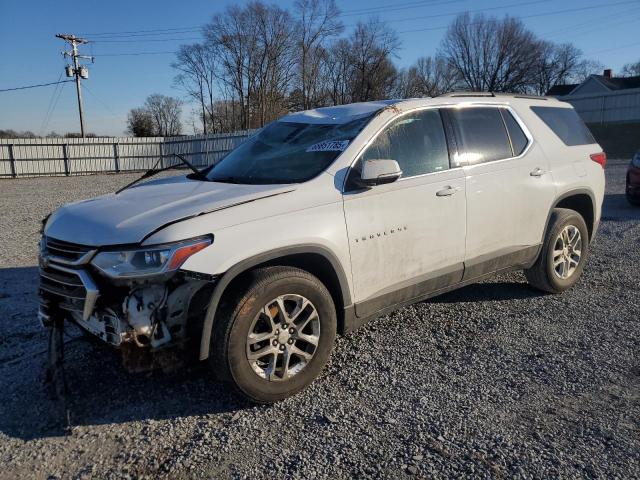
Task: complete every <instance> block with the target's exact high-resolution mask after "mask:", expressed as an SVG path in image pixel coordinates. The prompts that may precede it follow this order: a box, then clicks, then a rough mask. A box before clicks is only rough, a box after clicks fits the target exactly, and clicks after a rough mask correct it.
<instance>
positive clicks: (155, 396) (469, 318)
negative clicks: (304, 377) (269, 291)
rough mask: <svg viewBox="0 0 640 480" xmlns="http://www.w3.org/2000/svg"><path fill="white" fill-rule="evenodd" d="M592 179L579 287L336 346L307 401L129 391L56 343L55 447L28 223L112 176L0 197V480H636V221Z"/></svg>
mask: <svg viewBox="0 0 640 480" xmlns="http://www.w3.org/2000/svg"><path fill="white" fill-rule="evenodd" d="M626 165H627V162H623V161H612V162H610V164H609V165H608V166H607V179H608V186H607V196H606V199H605V209H604V218H603V221H602V224H601V226H600V230H599V233H598V236H597V237H596V240H595V243H594V244H593V249H592V256H591V259H590V261H589V264H588V266H587V268H586V270H585V273H584V277H583V279H582V280H581V282H580V283H579V284H578V285H577V286H576V288H574V289H573V290H571V291H569V292H566V293H564V294H562V295H558V296H550V295H543V294H540V293H539V292H537V291H534V290H532V289H530V288H529V287H528V286H527V285H526V283H525V280H524V276H523V275H521V274H520V273H515V274H509V275H503V276H500V277H498V278H495V279H492V280H490V281H487V282H484V283H481V284H478V285H474V286H469V287H466V288H464V289H462V290H459V291H457V292H453V293H450V294H447V295H443V296H440V297H437V298H435V299H432V300H430V301H427V302H422V303H419V304H417V305H414V306H411V307H407V308H403V309H401V310H399V311H397V312H395V313H393V314H391V315H388V316H386V317H382V318H379V319H377V320H375V321H373V322H371V323H369V324H368V325H367V326H365V327H364V328H362V329H361V330H359V331H358V332H355V333H354V334H351V335H348V336H346V337H343V338H340V339H338V341H337V344H336V348H335V351H334V353H333V356H332V359H331V361H330V364H329V366H328V368H326V369H325V372H324V373H323V375H322V376H321V378H320V379H318V380H317V381H316V382H315V383H314V384H313V385H312V386H311V388H309V389H308V390H307V391H305V392H303V393H302V394H300V395H298V396H296V397H294V398H291V399H288V400H286V401H284V402H281V403H279V404H277V405H275V406H272V407H257V406H253V405H248V404H245V403H242V402H240V401H239V400H238V399H237V398H235V397H234V396H232V395H231V394H229V392H228V391H227V389H226V388H225V387H224V385H222V384H220V383H217V382H216V381H214V380H212V379H211V377H210V375H209V374H208V372H207V371H206V369H205V368H203V367H197V366H196V367H192V368H189V369H187V371H184V372H181V373H179V374H172V375H168V374H162V373H154V374H150V375H133V374H127V373H125V372H124V371H123V370H122V368H121V367H120V363H119V358H118V357H117V354H115V353H114V352H112V351H111V350H109V349H106V348H104V347H100V346H96V345H94V344H93V343H91V342H87V341H86V340H81V339H70V341H69V343H68V344H67V350H66V355H67V358H66V365H67V374H68V376H69V378H70V379H71V389H72V391H73V393H74V401H73V421H74V424H75V427H74V430H73V433H72V435H70V436H64V435H63V434H62V433H61V432H60V430H59V428H58V427H57V426H56V425H57V424H56V418H55V416H54V414H53V411H54V409H53V404H52V403H51V401H50V400H49V398H48V396H47V394H46V392H45V390H44V389H43V386H42V384H41V380H42V364H43V362H44V353H43V352H44V351H45V350H46V342H45V334H44V332H43V331H42V329H41V328H40V327H39V325H38V323H37V319H36V305H37V299H36V288H37V268H36V252H37V241H38V229H39V221H40V219H41V218H42V217H43V216H44V215H45V214H46V213H48V212H49V211H50V210H51V209H53V208H55V207H57V206H59V205H61V204H63V203H66V202H69V201H71V200H76V199H81V198H85V197H89V196H95V195H97V194H100V193H104V192H109V191H113V190H114V189H116V188H117V187H118V186H121V185H123V184H124V183H126V182H127V181H129V180H130V179H131V176H130V175H119V176H115V175H100V176H91V177H79V178H39V179H25V180H4V181H0V208H1V212H2V215H1V216H0V245H1V249H0V458H1V464H2V468H0V477H2V478H18V477H29V478H31V477H34V478H43V479H44V478H90V477H99V478H130V477H133V478H136V477H144V476H148V477H156V476H161V477H162V476H164V477H168V478H183V477H198V478H200V477H211V478H221V477H222V478H226V477H232V478H276V477H283V476H285V477H295V478H335V477H342V478H345V477H353V476H358V477H369V476H371V477H380V476H385V477H392V478H403V477H407V476H415V477H419V478H431V477H436V478H442V477H456V478H458V477H474V478H504V477H520V478H542V477H546V478H548V477H563V478H576V477H577V478H580V477H582V478H633V477H635V478H638V477H639V476H640V355H639V352H640V348H639V347H640V324H639V322H638V314H639V312H640V209H638V208H635V209H634V208H632V207H630V206H628V205H627V204H626V202H625V200H624V195H623V192H624V172H625V170H626Z"/></svg>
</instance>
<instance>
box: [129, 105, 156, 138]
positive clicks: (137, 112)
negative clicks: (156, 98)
mask: <svg viewBox="0 0 640 480" xmlns="http://www.w3.org/2000/svg"><path fill="white" fill-rule="evenodd" d="M127 133H128V134H129V135H133V136H134V137H153V136H154V135H155V130H154V127H153V119H152V118H151V115H150V114H149V112H148V111H147V110H146V109H145V108H132V109H131V110H130V111H129V115H128V116H127Z"/></svg>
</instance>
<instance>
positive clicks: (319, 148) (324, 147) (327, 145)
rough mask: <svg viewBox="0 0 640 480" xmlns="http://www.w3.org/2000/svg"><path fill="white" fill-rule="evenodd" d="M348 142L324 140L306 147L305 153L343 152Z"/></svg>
mask: <svg viewBox="0 0 640 480" xmlns="http://www.w3.org/2000/svg"><path fill="white" fill-rule="evenodd" d="M348 145H349V140H325V141H324V142H320V143H316V144H315V145H311V146H310V147H307V149H306V150H305V152H344V151H345V150H346V148H347V146H348Z"/></svg>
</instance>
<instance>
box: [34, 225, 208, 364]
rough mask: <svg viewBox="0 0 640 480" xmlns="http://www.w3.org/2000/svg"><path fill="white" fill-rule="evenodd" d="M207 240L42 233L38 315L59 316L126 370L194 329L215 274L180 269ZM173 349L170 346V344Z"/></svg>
mask: <svg viewBox="0 0 640 480" xmlns="http://www.w3.org/2000/svg"><path fill="white" fill-rule="evenodd" d="M212 243H213V237H210V236H207V237H200V238H196V239H191V240H188V241H183V242H176V243H173V244H168V245H158V246H151V247H131V248H125V247H122V248H117V249H116V248H111V247H110V248H95V247H87V246H83V245H78V244H74V243H70V242H66V241H60V240H56V239H53V238H50V237H46V236H43V237H42V241H41V247H40V262H39V263H40V289H39V291H40V297H41V304H40V309H39V313H38V316H39V318H40V320H41V322H42V323H43V325H45V326H51V325H52V324H53V323H54V322H55V321H56V320H60V319H61V318H62V319H64V320H70V321H72V322H74V323H76V324H77V325H78V326H80V327H81V328H82V329H84V330H85V331H87V332H89V333H91V334H93V335H95V336H96V337H98V338H100V339H102V340H103V341H104V342H106V343H108V344H110V345H112V346H114V347H118V348H120V349H122V351H123V353H124V355H123V360H125V366H126V367H128V368H129V369H130V370H136V371H140V370H145V369H147V368H145V367H144V365H148V368H152V365H153V362H150V361H141V360H140V359H141V358H142V357H147V359H148V358H149V357H153V356H154V355H156V354H157V353H158V352H166V351H167V350H174V351H175V350H179V349H181V348H182V347H184V346H185V345H186V344H187V341H188V340H189V339H191V338H193V337H194V336H195V335H197V334H199V331H198V327H199V326H200V325H201V323H200V322H201V319H202V316H203V314H204V311H205V309H206V307H207V303H208V299H209V295H210V292H211V290H212V288H213V285H214V282H215V277H208V276H202V275H199V274H198V275H196V274H191V273H189V272H185V271H181V270H180V269H179V268H180V266H181V265H182V264H183V263H184V261H186V259H187V258H189V256H191V255H193V254H194V253H197V252H199V251H200V250H202V249H204V248H206V247H208V246H209V245H211V244H212ZM172 347H176V348H172Z"/></svg>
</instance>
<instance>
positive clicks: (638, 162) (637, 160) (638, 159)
mask: <svg viewBox="0 0 640 480" xmlns="http://www.w3.org/2000/svg"><path fill="white" fill-rule="evenodd" d="M631 164H632V165H633V166H634V167H636V168H640V152H638V153H636V154H635V155H634V156H633V159H632V160H631Z"/></svg>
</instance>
